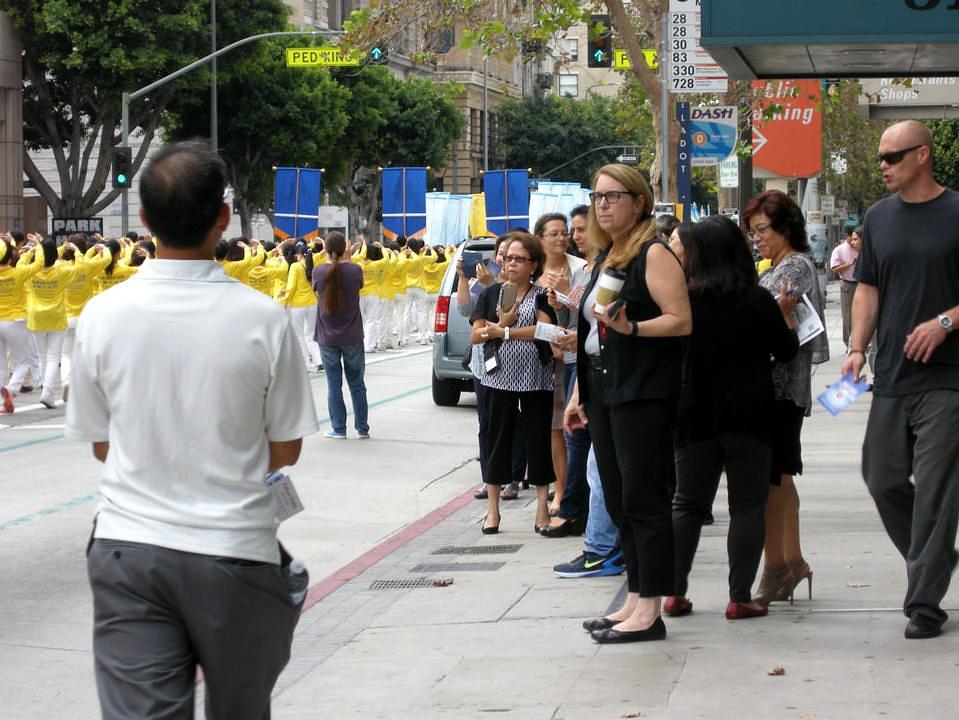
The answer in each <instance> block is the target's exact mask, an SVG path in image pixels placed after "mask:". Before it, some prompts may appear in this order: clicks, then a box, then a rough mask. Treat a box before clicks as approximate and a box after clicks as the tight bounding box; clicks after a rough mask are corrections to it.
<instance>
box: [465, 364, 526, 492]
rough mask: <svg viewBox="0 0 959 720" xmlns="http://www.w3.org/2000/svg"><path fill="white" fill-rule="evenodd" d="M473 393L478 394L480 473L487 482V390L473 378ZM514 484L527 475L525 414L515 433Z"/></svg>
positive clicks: (521, 417)
mask: <svg viewBox="0 0 959 720" xmlns="http://www.w3.org/2000/svg"><path fill="white" fill-rule="evenodd" d="M473 391H474V392H475V393H476V416H477V419H478V420H479V435H478V438H479V459H480V473H481V475H482V478H483V482H484V483H485V482H486V475H487V468H486V463H487V462H488V461H489V417H487V415H486V388H485V387H483V383H481V382H480V381H479V380H478V379H477V378H473ZM513 434H514V437H513V482H521V481H522V480H523V477H524V476H525V474H526V443H525V442H524V440H523V414H522V413H520V414H519V415H517V417H516V430H515V432H514V433H513Z"/></svg>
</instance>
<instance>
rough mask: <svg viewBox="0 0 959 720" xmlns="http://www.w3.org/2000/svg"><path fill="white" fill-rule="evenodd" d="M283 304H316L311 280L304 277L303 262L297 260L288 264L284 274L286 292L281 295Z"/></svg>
mask: <svg viewBox="0 0 959 720" xmlns="http://www.w3.org/2000/svg"><path fill="white" fill-rule="evenodd" d="M283 304H284V305H286V306H287V307H309V306H310V305H316V293H315V292H313V281H312V279H310V280H307V278H306V263H305V262H300V261H297V262H295V263H292V264H291V265H290V269H289V270H288V271H287V275H286V292H285V293H284V295H283Z"/></svg>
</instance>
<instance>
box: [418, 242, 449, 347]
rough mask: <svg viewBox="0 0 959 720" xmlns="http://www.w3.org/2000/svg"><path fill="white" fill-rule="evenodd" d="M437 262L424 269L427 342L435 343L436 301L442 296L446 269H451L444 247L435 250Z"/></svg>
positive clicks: (438, 246) (439, 246)
mask: <svg viewBox="0 0 959 720" xmlns="http://www.w3.org/2000/svg"><path fill="white" fill-rule="evenodd" d="M433 252H434V254H435V258H436V259H435V261H434V262H433V263H432V264H431V265H427V266H426V267H424V268H423V285H424V288H425V290H426V302H427V306H428V315H427V318H428V320H427V322H428V325H427V333H426V341H427V342H430V343H431V342H433V322H434V320H435V318H436V301H437V299H438V298H439V296H440V286H441V285H442V284H443V277H444V276H445V275H446V268H448V267H449V264H450V261H449V258H450V255H447V253H446V251H445V249H444V248H443V246H442V245H437V246H436V247H435V248H433Z"/></svg>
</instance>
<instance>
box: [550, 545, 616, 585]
mask: <svg viewBox="0 0 959 720" xmlns="http://www.w3.org/2000/svg"><path fill="white" fill-rule="evenodd" d="M625 571H626V564H625V562H624V560H623V553H622V552H621V551H619V550H614V551H613V552H611V553H610V554H609V555H598V554H596V553H591V552H584V553H583V554H582V555H580V556H579V557H578V558H576V559H575V560H573V561H572V562H568V563H563V564H561V565H554V566H553V572H554V573H555V574H556V575H558V576H559V577H564V578H581V577H604V576H609V575H621V574H622V573H623V572H625Z"/></svg>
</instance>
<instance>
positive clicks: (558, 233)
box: [543, 230, 569, 240]
mask: <svg viewBox="0 0 959 720" xmlns="http://www.w3.org/2000/svg"><path fill="white" fill-rule="evenodd" d="M567 235H569V233H568V232H566V231H565V230H550V231H549V232H544V233H543V237H544V238H549V239H550V240H555V239H556V238H562V237H566V236H567Z"/></svg>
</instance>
